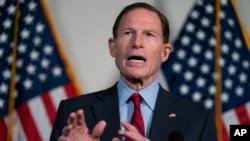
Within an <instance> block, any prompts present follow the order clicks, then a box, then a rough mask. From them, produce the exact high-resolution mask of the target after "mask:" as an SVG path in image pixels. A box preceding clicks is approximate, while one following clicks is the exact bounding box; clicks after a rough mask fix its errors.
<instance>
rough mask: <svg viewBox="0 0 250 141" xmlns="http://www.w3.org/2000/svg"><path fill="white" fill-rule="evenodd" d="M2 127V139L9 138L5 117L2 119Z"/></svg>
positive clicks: (0, 121) (0, 125)
mask: <svg viewBox="0 0 250 141" xmlns="http://www.w3.org/2000/svg"><path fill="white" fill-rule="evenodd" d="M0 127H1V132H0V139H1V140H3V141H6V140H7V138H6V137H7V127H6V124H5V122H4V120H3V119H0Z"/></svg>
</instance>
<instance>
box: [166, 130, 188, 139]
mask: <svg viewBox="0 0 250 141" xmlns="http://www.w3.org/2000/svg"><path fill="white" fill-rule="evenodd" d="M168 140H169V141H184V140H185V138H184V135H183V134H182V133H180V132H178V131H172V132H171V133H170V134H169V136H168Z"/></svg>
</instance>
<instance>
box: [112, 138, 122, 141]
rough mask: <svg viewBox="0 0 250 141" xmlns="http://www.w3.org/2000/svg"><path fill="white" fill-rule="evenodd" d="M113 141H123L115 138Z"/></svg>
mask: <svg viewBox="0 0 250 141" xmlns="http://www.w3.org/2000/svg"><path fill="white" fill-rule="evenodd" d="M112 141H121V139H119V138H117V137H115V138H113V139H112Z"/></svg>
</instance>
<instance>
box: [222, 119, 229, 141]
mask: <svg viewBox="0 0 250 141" xmlns="http://www.w3.org/2000/svg"><path fill="white" fill-rule="evenodd" d="M226 127H227V126H226V125H225V123H224V121H223V120H222V132H223V135H222V138H223V141H229V135H230V133H229V132H228V131H227V128H226Z"/></svg>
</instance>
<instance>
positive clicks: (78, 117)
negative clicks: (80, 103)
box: [67, 109, 86, 127]
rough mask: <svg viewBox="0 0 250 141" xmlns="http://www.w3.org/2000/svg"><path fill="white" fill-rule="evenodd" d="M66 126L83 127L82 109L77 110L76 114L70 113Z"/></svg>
mask: <svg viewBox="0 0 250 141" xmlns="http://www.w3.org/2000/svg"><path fill="white" fill-rule="evenodd" d="M67 123H68V125H70V124H71V125H72V126H73V127H76V126H80V125H84V126H86V125H85V118H84V111H83V110H82V109H80V110H77V111H76V112H72V113H70V115H69V118H68V121H67Z"/></svg>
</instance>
